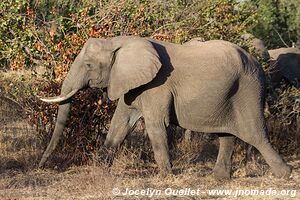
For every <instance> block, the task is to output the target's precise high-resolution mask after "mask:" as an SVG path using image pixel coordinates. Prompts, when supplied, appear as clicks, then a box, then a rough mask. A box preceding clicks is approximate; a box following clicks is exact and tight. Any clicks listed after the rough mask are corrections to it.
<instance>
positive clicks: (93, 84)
mask: <svg viewBox="0 0 300 200" xmlns="http://www.w3.org/2000/svg"><path fill="white" fill-rule="evenodd" d="M89 86H90V87H91V88H101V81H99V80H96V79H95V80H93V79H92V80H89Z"/></svg>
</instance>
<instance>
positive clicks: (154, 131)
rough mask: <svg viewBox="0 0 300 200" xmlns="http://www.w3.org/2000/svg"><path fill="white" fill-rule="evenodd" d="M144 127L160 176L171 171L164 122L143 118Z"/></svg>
mask: <svg viewBox="0 0 300 200" xmlns="http://www.w3.org/2000/svg"><path fill="white" fill-rule="evenodd" d="M145 123H146V129H147V133H148V136H149V139H150V141H151V144H152V149H153V152H154V158H155V161H156V163H157V165H158V167H159V170H160V172H161V174H162V176H166V175H167V174H171V173H172V169H171V163H170V158H169V148H168V141H167V131H166V127H165V125H164V123H153V122H149V121H147V119H145Z"/></svg>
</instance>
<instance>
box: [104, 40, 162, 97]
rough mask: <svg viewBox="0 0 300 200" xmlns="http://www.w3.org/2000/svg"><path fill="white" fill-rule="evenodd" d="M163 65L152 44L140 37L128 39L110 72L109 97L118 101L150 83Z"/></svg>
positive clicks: (120, 49)
mask: <svg viewBox="0 0 300 200" xmlns="http://www.w3.org/2000/svg"><path fill="white" fill-rule="evenodd" d="M161 65H162V64H161V62H160V59H159V56H158V54H157V52H156V50H155V49H154V47H153V45H152V44H151V42H149V41H148V40H146V39H143V38H139V37H133V38H127V39H126V41H125V42H123V43H122V44H121V45H120V47H119V49H118V50H117V52H116V54H115V61H114V64H113V66H112V69H111V72H110V79H109V85H108V97H109V98H110V99H111V100H116V99H118V98H120V97H121V96H122V95H124V94H126V93H127V92H128V91H129V90H131V89H134V88H137V87H139V86H141V85H144V84H146V83H149V82H150V81H152V80H153V78H154V77H155V76H156V74H157V72H158V71H159V69H160V68H161Z"/></svg>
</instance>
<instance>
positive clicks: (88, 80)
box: [40, 37, 291, 178]
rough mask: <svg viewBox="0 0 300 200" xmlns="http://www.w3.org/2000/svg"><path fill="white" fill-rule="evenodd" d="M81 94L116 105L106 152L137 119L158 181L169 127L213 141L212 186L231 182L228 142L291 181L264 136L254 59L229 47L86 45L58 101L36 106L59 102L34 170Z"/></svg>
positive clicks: (123, 41) (142, 41) (119, 41)
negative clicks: (91, 92) (211, 136)
mask: <svg viewBox="0 0 300 200" xmlns="http://www.w3.org/2000/svg"><path fill="white" fill-rule="evenodd" d="M84 87H97V88H106V87H107V89H108V97H109V98H110V99H111V100H116V99H119V101H118V105H117V108H116V111H115V113H114V115H113V118H112V121H111V125H110V129H109V133H108V135H107V138H106V141H105V145H106V146H108V147H116V146H118V145H120V144H121V143H122V141H123V140H124V138H125V137H126V135H127V134H128V133H129V132H130V131H131V129H132V128H133V126H134V124H135V123H136V121H137V120H138V119H139V118H140V117H141V116H143V117H144V120H145V125H146V129H147V133H148V136H149V138H150V141H151V144H152V148H153V151H154V156H155V160H156V162H157V164H158V167H159V168H160V171H161V172H162V173H163V174H167V173H171V171H172V170H171V164H170V159H169V153H168V151H169V150H168V143H167V133H166V127H167V126H168V125H169V124H174V125H178V126H181V127H183V128H185V129H189V130H192V131H196V132H209V133H212V132H213V133H220V153H219V155H218V158H217V162H216V166H215V168H214V175H215V176H216V177H217V178H229V177H230V171H231V155H232V152H233V147H234V145H233V144H234V136H236V137H238V138H240V139H242V140H243V141H245V142H247V143H249V144H251V145H253V146H254V147H256V148H257V149H258V150H259V151H260V152H261V153H262V155H263V157H264V158H265V159H266V161H267V163H268V164H269V165H270V166H271V168H272V171H273V172H274V174H275V175H276V176H278V177H288V176H289V175H290V173H291V169H290V168H289V167H288V166H287V165H286V164H285V163H284V162H283V160H282V159H281V157H280V156H279V155H278V153H276V152H275V151H274V149H273V148H272V147H271V145H270V143H269V141H268V139H267V136H266V125H265V119H264V115H263V105H264V99H263V97H264V74H263V71H262V69H261V67H260V66H259V64H258V63H257V61H256V60H255V59H254V58H253V57H251V56H250V55H249V54H248V53H247V52H245V51H244V50H243V49H241V48H239V47H238V46H236V45H234V44H232V43H229V42H225V41H208V42H203V43H202V44H201V45H199V46H198V45H192V46H185V45H178V44H172V43H166V42H161V41H157V40H153V39H149V38H140V37H116V38H113V39H107V40H103V39H89V40H88V41H87V42H86V44H85V45H84V47H83V49H82V50H81V52H80V54H79V55H78V56H77V57H76V59H75V61H74V63H73V65H72V66H71V69H70V72H69V73H68V75H67V78H66V80H65V81H64V83H63V86H62V90H61V95H60V96H59V97H55V98H52V99H50V100H47V99H46V98H45V99H43V100H45V101H48V102H57V101H63V102H60V106H59V111H58V117H57V123H56V127H55V130H54V133H53V136H52V138H51V141H50V144H49V146H48V147H47V150H46V152H45V153H44V155H43V158H42V160H41V162H40V166H42V165H43V164H44V162H45V161H46V159H47V158H48V156H49V155H50V154H51V152H52V151H53V150H54V148H55V146H56V144H57V142H58V140H59V137H60V136H61V135H62V131H63V128H64V126H65V123H66V120H67V116H68V113H69V109H70V103H69V98H70V96H71V95H68V94H70V93H71V91H77V90H79V89H81V88H84ZM71 94H72V93H71ZM66 96H68V97H67V98H65V97H66ZM56 99H58V100H57V101H56ZM227 133H228V134H227ZM233 135H234V136H233Z"/></svg>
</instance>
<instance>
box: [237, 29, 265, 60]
mask: <svg viewBox="0 0 300 200" xmlns="http://www.w3.org/2000/svg"><path fill="white" fill-rule="evenodd" d="M241 39H242V40H244V41H247V42H249V44H250V46H251V47H252V48H253V49H254V51H255V52H256V54H257V55H258V56H259V57H260V58H262V59H263V60H264V61H268V60H269V59H270V54H269V52H268V49H267V48H266V46H265V43H264V41H262V40H261V39H258V38H256V37H255V36H254V35H252V34H250V33H245V34H243V35H242V36H241Z"/></svg>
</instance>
